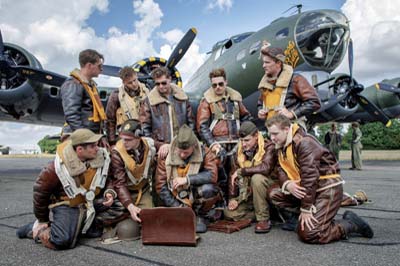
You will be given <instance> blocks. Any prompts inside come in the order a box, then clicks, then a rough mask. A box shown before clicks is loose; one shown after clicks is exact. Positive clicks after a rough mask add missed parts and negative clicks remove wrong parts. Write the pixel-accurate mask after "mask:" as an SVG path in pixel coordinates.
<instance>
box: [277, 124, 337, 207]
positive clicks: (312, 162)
mask: <svg viewBox="0 0 400 266" xmlns="http://www.w3.org/2000/svg"><path fill="white" fill-rule="evenodd" d="M292 146H293V153H294V156H295V162H296V164H297V165H298V168H299V170H300V178H301V181H300V185H301V186H302V187H304V188H305V189H306V196H305V197H304V198H303V199H302V200H301V208H303V209H306V210H309V209H310V208H311V206H312V205H313V204H314V202H315V196H316V193H317V191H316V190H317V189H319V188H323V187H326V186H328V185H330V184H334V183H337V182H340V181H341V180H342V179H341V178H340V177H339V178H328V179H320V178H319V177H320V176H324V175H332V174H340V169H339V163H338V162H337V161H336V158H335V155H334V154H333V153H331V152H330V151H329V150H328V149H326V148H325V147H324V146H322V145H321V143H319V142H318V140H317V139H316V138H315V137H313V136H312V135H309V134H307V133H306V132H305V131H304V129H302V128H301V127H300V128H299V129H298V130H297V132H296V134H295V135H294V136H293V140H292ZM278 177H279V182H280V185H281V186H282V185H283V183H284V182H285V181H287V180H288V176H287V175H286V173H285V171H284V170H283V169H282V167H280V166H279V163H278Z"/></svg>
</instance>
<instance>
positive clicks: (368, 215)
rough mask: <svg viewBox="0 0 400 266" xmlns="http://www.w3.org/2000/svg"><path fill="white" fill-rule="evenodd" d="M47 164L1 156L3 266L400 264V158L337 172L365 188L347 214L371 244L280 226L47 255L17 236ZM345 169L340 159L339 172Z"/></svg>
mask: <svg viewBox="0 0 400 266" xmlns="http://www.w3.org/2000/svg"><path fill="white" fill-rule="evenodd" d="M49 160H51V159H49V158H0V235H1V237H0V265H30V266H32V265H68V266H71V265H90V264H93V265H96V266H97V265H400V262H399V257H397V256H398V253H399V252H400V192H399V191H400V174H399V173H400V161H366V162H364V169H363V171H349V170H342V176H343V177H344V178H345V180H346V184H345V191H347V192H349V193H351V194H352V193H354V192H355V191H356V190H358V189H362V190H364V191H366V193H367V195H368V197H369V199H370V200H371V202H370V203H367V204H364V205H362V206H357V207H349V208H347V209H350V208H351V209H352V210H353V211H355V212H356V213H357V214H359V215H360V216H362V217H364V218H365V219H366V220H367V221H368V223H369V224H370V225H371V227H372V228H373V229H374V231H375V237H374V238H372V239H365V238H361V237H352V238H350V239H349V240H343V241H339V242H336V243H331V244H328V245H309V244H304V243H302V242H300V241H299V240H298V238H297V235H296V234H295V233H293V232H287V231H283V230H281V229H280V228H279V227H280V226H279V225H275V226H274V227H273V228H272V230H271V232H270V233H268V234H265V235H256V234H254V225H252V226H251V227H249V228H246V229H244V230H242V231H240V232H236V233H232V234H224V233H217V232H207V233H206V234H202V235H201V240H200V241H199V243H198V245H197V247H171V246H144V245H142V243H141V241H140V240H139V241H133V242H120V243H116V244H113V245H104V244H102V243H101V242H100V241H98V240H96V239H81V240H80V242H79V244H78V246H77V247H76V248H75V249H72V250H66V251H51V250H48V249H46V248H44V247H43V246H41V245H38V244H35V243H34V241H33V240H29V239H18V238H17V237H16V235H15V231H16V229H17V228H18V227H19V226H22V225H24V224H26V223H28V222H31V221H33V220H34V215H33V213H32V186H33V183H34V180H35V178H36V176H37V175H38V173H39V172H40V169H41V168H42V167H43V166H44V165H46V163H47V162H48V161H49ZM349 166H350V163H349V162H348V161H344V162H341V167H342V169H347V168H348V167H349ZM345 210H346V209H345V208H341V209H340V210H339V213H338V215H337V218H340V217H341V215H342V214H343V212H344V211H345Z"/></svg>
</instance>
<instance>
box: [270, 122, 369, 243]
mask: <svg viewBox="0 0 400 266" xmlns="http://www.w3.org/2000/svg"><path fill="white" fill-rule="evenodd" d="M266 126H267V128H268V133H269V134H270V137H271V140H272V142H274V143H275V145H276V148H277V149H278V161H279V166H278V177H279V181H280V184H281V189H273V190H271V191H270V193H269V197H270V199H271V200H272V202H273V204H275V205H277V206H278V207H282V208H290V207H297V208H300V216H299V223H300V226H299V228H298V235H299V237H300V239H301V240H302V241H304V242H307V243H315V244H326V243H330V242H332V241H337V240H339V239H343V238H347V237H348V236H349V234H351V233H358V234H360V235H362V236H364V237H367V238H372V237H373V234H374V233H373V231H372V229H371V228H370V226H369V225H368V224H367V223H366V222H365V221H364V220H362V219H361V218H360V217H359V216H357V215H356V214H355V213H354V212H351V211H346V212H345V213H344V215H343V219H342V220H334V218H335V215H336V214H337V211H338V210H339V208H340V204H341V202H342V197H343V180H342V178H341V176H340V169H339V164H338V162H337V160H336V158H335V156H334V154H333V153H331V152H329V150H328V149H326V148H324V147H323V146H322V145H321V144H320V143H319V142H318V140H316V139H315V138H314V137H313V136H311V135H308V134H307V133H306V132H305V131H304V130H303V129H302V127H300V126H298V125H297V124H296V123H294V124H292V123H291V122H290V120H289V119H288V118H287V117H285V116H283V115H276V116H274V117H272V118H270V119H268V120H267V122H266Z"/></svg>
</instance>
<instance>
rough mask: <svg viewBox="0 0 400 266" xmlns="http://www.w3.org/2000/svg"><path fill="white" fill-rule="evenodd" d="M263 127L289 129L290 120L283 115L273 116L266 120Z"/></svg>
mask: <svg viewBox="0 0 400 266" xmlns="http://www.w3.org/2000/svg"><path fill="white" fill-rule="evenodd" d="M265 125H266V126H267V127H272V126H273V125H276V126H278V127H280V128H285V127H290V125H291V122H290V119H289V118H287V117H286V116H284V115H275V116H273V117H271V118H270V119H268V120H267V121H266V122H265Z"/></svg>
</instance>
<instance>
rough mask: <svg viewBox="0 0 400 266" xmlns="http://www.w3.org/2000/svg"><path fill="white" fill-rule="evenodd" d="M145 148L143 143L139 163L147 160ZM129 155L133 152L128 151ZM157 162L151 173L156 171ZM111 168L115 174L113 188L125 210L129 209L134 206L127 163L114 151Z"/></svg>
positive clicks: (152, 165) (140, 148) (112, 151)
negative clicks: (130, 205)
mask: <svg viewBox="0 0 400 266" xmlns="http://www.w3.org/2000/svg"><path fill="white" fill-rule="evenodd" d="M144 151H145V146H144V144H143V143H142V144H141V145H140V147H139V149H138V153H139V160H138V161H139V163H140V162H143V159H144V160H146V158H143V157H144ZM127 152H128V154H131V153H132V152H133V151H127ZM154 164H155V162H154V161H153V162H152V163H151V164H150V169H149V171H154V170H153V169H154V166H155V165H154ZM111 166H112V173H113V181H112V186H113V188H114V190H115V192H116V193H117V196H118V199H119V201H120V202H121V203H122V204H123V205H124V207H125V208H128V205H129V204H131V203H132V204H134V202H133V201H132V197H131V192H130V191H129V189H128V181H129V177H128V175H127V173H126V169H125V163H124V161H123V160H122V157H121V155H120V154H119V153H118V151H116V150H114V149H112V150H111Z"/></svg>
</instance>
